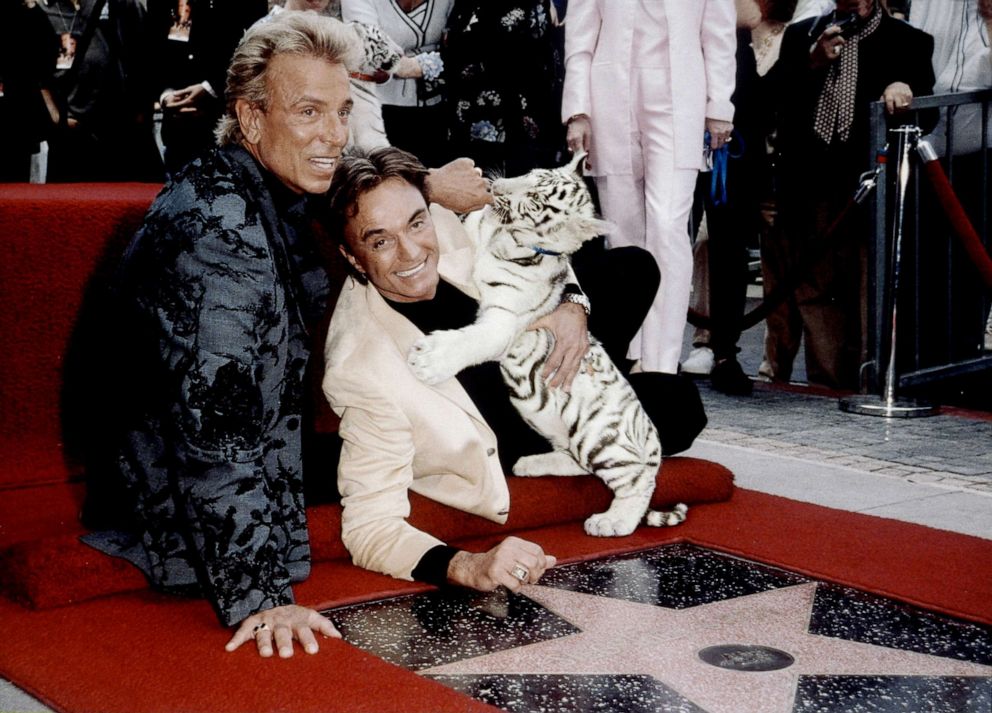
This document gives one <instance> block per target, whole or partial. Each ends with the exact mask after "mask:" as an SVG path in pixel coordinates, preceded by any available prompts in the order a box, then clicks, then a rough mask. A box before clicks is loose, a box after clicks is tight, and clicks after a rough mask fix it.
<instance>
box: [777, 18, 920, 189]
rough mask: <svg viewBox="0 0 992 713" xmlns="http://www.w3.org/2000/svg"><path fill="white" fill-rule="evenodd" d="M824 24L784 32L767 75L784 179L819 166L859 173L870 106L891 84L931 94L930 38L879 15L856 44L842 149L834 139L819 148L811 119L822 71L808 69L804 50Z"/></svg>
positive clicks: (863, 162)
mask: <svg viewBox="0 0 992 713" xmlns="http://www.w3.org/2000/svg"><path fill="white" fill-rule="evenodd" d="M829 23H830V20H829V16H825V17H819V18H812V19H809V20H805V21H803V22H798V23H796V24H795V25H792V26H790V27H789V28H788V29H787V30H786V32H785V36H784V37H783V40H782V50H781V54H780V55H779V60H778V63H777V64H776V65H775V68H774V69H773V70H772V72H773V73H774V82H775V87H776V91H775V95H776V96H777V97H778V101H779V117H780V118H779V126H778V134H779V139H778V148H779V151H780V154H781V165H782V168H783V170H784V171H785V172H786V175H790V174H794V172H809V171H810V169H811V167H813V166H816V165H817V163H819V162H821V161H828V162H830V163H831V164H832V165H834V166H842V167H843V168H844V169H845V170H844V172H845V173H846V172H847V171H850V172H860V171H863V170H865V169H866V168H867V167H868V164H869V161H870V156H868V142H869V128H870V127H869V107H870V105H871V103H872V102H875V101H878V100H879V99H880V98H881V96H882V92H883V91H885V88H886V87H887V86H889V85H890V84H892V83H893V82H905V83H906V84H908V85H909V86H910V87H911V88H912V90H913V96H914V97H918V96H923V95H927V94H932V93H933V84H934V74H933V65H932V64H931V55H932V54H933V38H932V37H931V36H930V35H928V34H927V33H925V32H923V31H922V30H918V29H916V28H915V27H912V26H910V25H908V24H906V23H905V22H903V21H901V20H896V19H895V18H892V17H890V16H889V15H883V16H882V21H881V24H880V25H879V27H878V29H877V30H876V31H875V32H873V33H872V34H871V35H869V36H868V37H866V38H864V39H863V40H861V42H860V43H859V44H860V47H859V50H858V51H859V55H858V83H857V95H856V99H855V102H856V107H855V113H854V124H853V126H852V128H851V135H850V138H849V139H848V141H847V142H844V143H841V142H839V141H838V140H837V139H834V141H833V142H832V144H830V145H829V146H828V145H826V144H824V142H823V141H822V140H820V139H819V138H818V137H817V136H816V135H815V134H814V132H813V119H814V115H815V112H816V105H817V102H818V100H819V96H820V91H821V89H822V87H823V83H824V81H825V79H826V76H827V68H821V69H812V68H811V67H810V47H811V46H812V45H813V43H814V42H816V39H817V38H818V37H819V36H820V34H821V33H822V32H823V30H824V29H826V27H827V26H828V25H829ZM920 118H921V121H923V123H931V122H932V120H933V119H932V118H931V117H929V116H924V117H920ZM907 119H912V114H909V115H906V116H904V117H894V118H891V119H890V123H893V124H898V123H901V122H904V121H906V120H907ZM924 129H926V127H924Z"/></svg>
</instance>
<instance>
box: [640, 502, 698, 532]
mask: <svg viewBox="0 0 992 713" xmlns="http://www.w3.org/2000/svg"><path fill="white" fill-rule="evenodd" d="M688 511H689V508H688V506H687V505H686V504H685V503H679V504H678V505H676V506H675V507H673V508H672V509H671V510H649V511H648V515H647V518H646V522H647V524H648V525H650V526H651V527H673V526H674V525H679V524H681V523H683V522H685V515H686V513H687V512H688Z"/></svg>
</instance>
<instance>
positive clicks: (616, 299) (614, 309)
mask: <svg viewBox="0 0 992 713" xmlns="http://www.w3.org/2000/svg"><path fill="white" fill-rule="evenodd" d="M572 266H573V268H574V269H575V276H576V277H577V278H578V280H579V284H580V285H581V286H582V290H583V292H585V294H586V296H587V297H588V298H589V302H590V303H591V305H592V312H591V314H590V316H589V331H590V333H591V334H592V335H593V336H595V337H596V338H597V339H599V341H600V342H602V344H603V348H604V349H605V350H606V353H607V354H609V356H610V359H612V360H613V363H614V364H616V365H617V366H619V367H620V370H621V371H623V372H624V373H627V372H628V371H630V366H631V364H632V362H631V361H630V360H629V359H628V358H627V354H628V350H629V348H630V343H631V341H632V340H633V339H634V335H636V334H637V330H639V329H640V327H641V324H642V323H643V322H644V318H645V316H646V315H647V313H648V310H649V309H650V307H651V303H652V302H653V300H654V298H655V294H656V293H657V292H658V284H659V280H660V272H659V271H658V265H657V264H656V263H655V261H654V258H652V257H651V254H650V253H649V252H647V251H646V250H643V249H641V248H636V247H620V248H613V249H610V250H606V249H603V247H602V246H601V245H600V246H598V247H597V246H595V245H589V246H587V247H585V248H583V249H582V250H581V251H580V252H579V253H577V254H576V256H575V257H574V258H573V261H572Z"/></svg>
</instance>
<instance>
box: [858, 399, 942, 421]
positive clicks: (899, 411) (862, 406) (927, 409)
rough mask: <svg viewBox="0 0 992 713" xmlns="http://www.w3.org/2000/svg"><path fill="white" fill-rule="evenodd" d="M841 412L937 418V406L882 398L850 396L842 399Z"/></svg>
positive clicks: (908, 400)
mask: <svg viewBox="0 0 992 713" xmlns="http://www.w3.org/2000/svg"><path fill="white" fill-rule="evenodd" d="M838 405H839V406H840V410H841V411H846V412H847V413H857V414H861V415H863V416H883V417H885V418H920V417H922V416H936V415H937V411H938V409H937V406H934V405H933V404H928V403H925V402H922V401H913V400H910V399H896V400H895V401H893V402H891V403H890V402H888V401H886V400H885V399H883V398H882V397H881V396H872V395H870V394H869V395H864V396H850V397H848V398H846V399H841V400H840V403H839V404H838Z"/></svg>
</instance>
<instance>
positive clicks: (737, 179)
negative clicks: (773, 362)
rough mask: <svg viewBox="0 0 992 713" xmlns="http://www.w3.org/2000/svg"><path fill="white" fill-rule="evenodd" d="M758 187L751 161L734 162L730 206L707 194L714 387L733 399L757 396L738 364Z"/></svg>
mask: <svg viewBox="0 0 992 713" xmlns="http://www.w3.org/2000/svg"><path fill="white" fill-rule="evenodd" d="M749 181H750V182H752V183H753V178H751V177H750V175H749V165H748V162H745V161H744V160H743V159H741V160H736V161H735V160H732V161H730V165H729V166H728V176H727V198H726V202H724V203H721V204H720V205H716V204H715V202H714V201H713V197H712V195H711V194H710V191H709V190H707V191H706V193H705V203H706V220H707V225H708V228H709V274H710V322H711V325H710V348H711V349H712V350H713V358H714V366H713V369H712V371H711V373H710V384H711V385H712V386H713V388H715V389H716V390H717V391H722V392H723V393H728V394H737V395H747V394H750V393H751V390H752V384H751V380H750V379H748V378H747V376H746V375H745V374H744V371H743V369H741V366H740V363H739V362H738V361H737V352H738V351H739V349H738V348H737V342H738V340H739V339H740V336H741V330H742V325H743V321H744V308H745V305H746V304H747V278H748V269H747V263H748V252H747V244H748V241H749V239H751V238H752V237H754V236H755V234H756V227H757V206H756V205H755V204H754V201H753V200H752V190H751V188H750V187H749V186H748V183H749Z"/></svg>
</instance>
